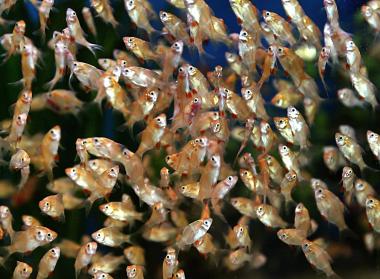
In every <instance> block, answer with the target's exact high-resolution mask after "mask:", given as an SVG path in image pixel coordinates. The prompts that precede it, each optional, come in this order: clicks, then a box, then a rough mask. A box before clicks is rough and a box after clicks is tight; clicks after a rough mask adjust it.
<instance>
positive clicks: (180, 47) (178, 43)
mask: <svg viewBox="0 0 380 279" xmlns="http://www.w3.org/2000/svg"><path fill="white" fill-rule="evenodd" d="M171 49H172V50H174V52H175V53H178V54H181V53H182V52H183V41H176V42H174V43H173V44H172V46H171Z"/></svg>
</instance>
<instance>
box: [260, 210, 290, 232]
mask: <svg viewBox="0 0 380 279" xmlns="http://www.w3.org/2000/svg"><path fill="white" fill-rule="evenodd" d="M256 215H257V218H258V219H259V220H260V222H262V223H263V224H264V225H265V226H267V227H270V228H285V227H287V226H288V224H287V223H286V222H285V221H284V220H283V219H282V218H281V216H280V215H279V213H278V211H277V209H276V208H275V207H273V206H271V205H269V204H261V205H259V206H258V207H257V209H256Z"/></svg>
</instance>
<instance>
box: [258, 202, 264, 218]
mask: <svg viewBox="0 0 380 279" xmlns="http://www.w3.org/2000/svg"><path fill="white" fill-rule="evenodd" d="M256 214H257V216H258V217H263V216H264V215H265V207H264V205H260V206H258V207H257V209H256Z"/></svg>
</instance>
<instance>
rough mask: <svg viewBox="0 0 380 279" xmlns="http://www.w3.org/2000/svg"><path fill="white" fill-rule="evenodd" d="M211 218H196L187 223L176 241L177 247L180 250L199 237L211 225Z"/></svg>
mask: <svg viewBox="0 0 380 279" xmlns="http://www.w3.org/2000/svg"><path fill="white" fill-rule="evenodd" d="M212 221H213V220H212V218H207V219H203V220H202V219H200V220H196V221H194V222H192V223H190V224H189V225H187V226H186V227H185V228H184V229H183V231H182V233H181V237H180V238H179V240H178V242H177V246H178V248H179V249H180V250H181V249H183V248H184V247H185V246H187V245H191V244H193V243H194V242H195V241H197V240H199V239H201V238H202V237H203V236H204V235H205V234H206V233H207V231H208V230H209V229H210V227H211V225H212Z"/></svg>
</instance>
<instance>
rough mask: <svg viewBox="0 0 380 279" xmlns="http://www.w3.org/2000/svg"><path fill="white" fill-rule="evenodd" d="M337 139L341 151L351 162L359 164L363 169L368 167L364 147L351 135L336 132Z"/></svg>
mask: <svg viewBox="0 0 380 279" xmlns="http://www.w3.org/2000/svg"><path fill="white" fill-rule="evenodd" d="M335 141H336V144H337V145H338V148H339V150H340V152H341V153H342V154H343V156H344V157H345V158H346V159H347V160H348V161H350V162H351V163H353V164H355V165H357V166H358V167H359V168H360V170H361V171H363V169H365V168H368V166H367V165H366V163H365V162H364V160H363V156H362V149H361V147H360V145H359V144H358V143H356V142H355V141H354V140H353V139H352V138H350V137H349V136H346V135H343V134H341V133H335Z"/></svg>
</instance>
